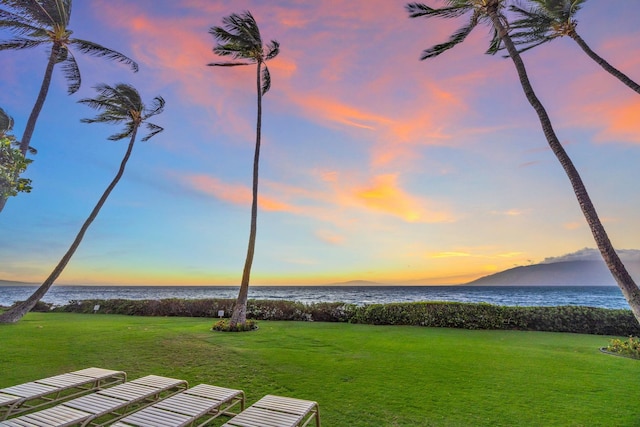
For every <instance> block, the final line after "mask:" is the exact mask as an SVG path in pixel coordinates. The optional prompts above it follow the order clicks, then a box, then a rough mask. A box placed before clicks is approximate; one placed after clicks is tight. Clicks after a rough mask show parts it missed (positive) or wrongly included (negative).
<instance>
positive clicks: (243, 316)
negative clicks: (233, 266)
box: [229, 61, 262, 328]
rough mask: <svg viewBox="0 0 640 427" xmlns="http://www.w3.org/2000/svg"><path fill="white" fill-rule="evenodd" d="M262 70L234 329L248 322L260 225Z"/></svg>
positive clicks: (231, 322)
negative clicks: (245, 245)
mask: <svg viewBox="0 0 640 427" xmlns="http://www.w3.org/2000/svg"><path fill="white" fill-rule="evenodd" d="M261 68H262V62H260V61H258V64H257V69H258V77H257V83H256V84H257V91H258V118H257V123H256V150H255V153H254V156H253V196H252V202H251V230H250V232H249V246H248V248H247V258H246V259H245V262H244V269H243V270H242V282H240V291H239V292H238V298H237V299H236V304H235V306H234V307H233V314H232V315H231V320H230V321H229V324H230V326H231V327H232V328H233V327H235V326H236V325H237V324H238V323H240V324H244V323H246V321H247V299H248V297H249V278H250V277H251V265H252V264H253V254H254V252H255V247H256V232H257V223H258V166H259V160H260V134H261V128H262V87H261V84H260V83H261Z"/></svg>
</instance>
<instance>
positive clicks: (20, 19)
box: [0, 0, 138, 212]
mask: <svg viewBox="0 0 640 427" xmlns="http://www.w3.org/2000/svg"><path fill="white" fill-rule="evenodd" d="M0 4H1V5H2V7H1V8H0V29H2V28H4V29H6V30H8V31H9V32H11V33H13V34H14V37H13V38H12V39H9V40H3V41H0V51H2V50H11V49H16V50H22V49H29V48H34V47H38V46H50V47H51V50H50V52H49V59H48V61H47V66H46V68H45V73H44V78H43V80H42V84H41V86H40V91H39V93H38V97H37V99H36V102H35V104H34V106H33V108H32V110H31V114H30V115H29V119H28V120H27V124H26V126H25V129H24V133H23V135H22V139H21V140H20V151H22V154H23V155H26V153H27V150H28V149H29V145H30V143H31V136H32V135H33V132H34V130H35V127H36V122H37V120H38V116H39V115H40V111H41V110H42V106H43V105H44V102H45V99H46V98H47V92H48V91H49V86H50V84H51V77H52V75H53V69H54V67H55V66H56V65H57V64H61V66H62V71H63V73H64V76H65V78H66V79H67V82H68V93H69V94H73V93H75V92H76V91H77V90H78V89H79V88H80V83H81V77H80V69H79V68H78V63H77V62H76V59H75V56H74V54H73V51H72V48H73V49H76V50H77V51H79V52H80V53H83V54H88V55H92V56H98V57H105V58H107V59H110V60H115V61H118V62H121V63H124V64H126V65H128V66H130V67H131V69H132V70H133V71H138V64H136V63H135V62H134V61H133V60H132V59H130V58H128V57H127V56H125V55H123V54H121V53H119V52H116V51H114V50H111V49H108V48H106V47H104V46H101V45H99V44H97V43H94V42H90V41H87V40H82V39H76V38H72V37H71V34H72V31H71V30H69V28H68V26H69V19H70V18H71V0H0ZM5 203H6V199H4V198H3V199H2V200H0V212H1V211H2V209H3V208H4V205H5Z"/></svg>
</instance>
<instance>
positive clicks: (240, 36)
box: [207, 11, 280, 327]
mask: <svg viewBox="0 0 640 427" xmlns="http://www.w3.org/2000/svg"><path fill="white" fill-rule="evenodd" d="M222 23H223V26H222V27H211V28H210V29H209V34H211V35H212V36H213V37H214V39H215V40H216V42H217V44H216V46H215V47H214V48H213V52H214V53H216V54H217V55H220V56H230V57H231V58H233V59H234V61H232V62H212V63H210V64H207V65H209V66H213V67H235V66H240V65H251V64H255V65H256V73H257V74H256V92H257V94H258V114H257V115H258V118H257V124H256V147H255V154H254V157H253V201H252V203H251V229H250V232H249V246H248V249H247V257H246V259H245V264H244V269H243V271H242V281H241V284H240V291H239V293H238V298H237V300H236V304H235V306H234V308H233V314H232V315H231V320H230V325H231V327H235V326H236V325H238V324H245V323H246V321H247V298H248V295H249V277H250V276H251V265H252V263H253V254H254V251H255V245H256V229H257V218H258V162H259V159H260V132H261V129H262V96H263V95H264V94H265V93H267V91H268V90H269V89H270V88H271V77H270V75H269V69H268V68H267V65H266V61H268V60H270V59H273V58H275V57H276V56H277V55H278V53H279V52H280V44H279V43H278V42H277V41H275V40H271V41H270V42H269V43H267V45H266V46H264V45H263V43H262V37H261V36H260V29H259V28H258V24H257V23H256V20H255V19H254V18H253V16H252V15H251V13H250V12H249V11H245V12H243V13H242V14H239V15H238V14H235V13H234V14H231V15H229V16H226V17H224V18H223V19H222Z"/></svg>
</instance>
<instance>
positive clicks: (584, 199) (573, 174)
mask: <svg viewBox="0 0 640 427" xmlns="http://www.w3.org/2000/svg"><path fill="white" fill-rule="evenodd" d="M445 3H446V4H447V6H446V7H442V8H439V9H434V8H431V7H428V6H425V5H424V4H419V3H410V4H408V5H407V11H408V12H409V16H410V17H411V18H416V17H426V18H430V17H442V18H457V17H461V16H464V15H466V14H469V15H470V19H469V21H468V23H467V24H466V25H464V26H463V27H462V28H460V29H459V30H457V31H456V32H455V33H454V34H453V35H452V36H451V37H450V39H449V40H448V41H447V42H445V43H442V44H438V45H435V46H433V47H431V48H428V49H426V50H425V51H424V52H423V53H422V59H427V58H432V57H435V56H438V55H440V54H442V53H443V52H445V51H447V50H448V49H451V48H453V47H455V46H456V45H458V44H459V43H461V42H463V41H464V40H465V38H466V37H467V36H468V35H469V34H470V33H471V31H472V30H473V29H474V28H475V27H476V26H477V25H478V23H480V22H482V23H487V24H489V25H490V26H491V27H492V29H493V40H492V43H491V45H492V48H499V47H500V45H501V44H503V45H504V47H505V48H506V49H507V52H508V53H509V56H510V57H511V59H512V61H513V64H514V65H515V67H516V71H517V73H518V77H519V79H520V84H521V86H522V89H523V90H524V93H525V96H526V98H527V100H528V101H529V103H530V104H531V106H532V107H533V109H534V110H535V111H536V113H537V115H538V119H539V121H540V124H541V126H542V131H543V132H544V135H545V138H546V139H547V142H548V144H549V147H550V148H551V150H552V151H553V153H554V154H555V155H556V157H557V158H558V160H559V161H560V164H561V165H562V167H563V169H564V171H565V173H566V174H567V176H568V178H569V181H570V182H571V185H572V187H573V191H574V193H575V195H576V197H577V199H578V204H579V205H580V208H581V209H582V213H583V214H584V217H585V219H586V220H587V224H588V225H589V228H590V229H591V233H592V234H593V237H594V239H595V241H596V244H597V246H598V249H599V250H600V253H601V255H602V258H603V259H604V261H605V262H606V264H607V267H608V268H609V270H610V271H611V274H612V275H613V277H614V278H615V280H616V282H617V284H618V286H619V287H620V289H621V290H622V293H623V295H624V297H625V298H626V300H627V302H628V303H629V306H630V307H631V310H632V311H633V314H634V316H635V318H636V320H638V322H640V289H638V286H637V285H636V284H635V282H634V281H633V279H632V278H631V276H630V275H629V272H628V271H627V269H626V268H625V266H624V264H623V263H622V261H621V260H620V257H619V256H618V254H617V253H616V251H615V249H614V248H613V245H612V244H611V241H610V240H609V237H608V236H607V233H606V231H605V229H604V227H603V225H602V222H601V221H600V218H599V217H598V214H597V212H596V209H595V207H594V206H593V203H592V202H591V198H590V197H589V194H588V193H587V189H586V187H585V185H584V183H583V182H582V179H581V178H580V175H579V174H578V171H577V169H576V168H575V166H574V165H573V162H572V161H571V159H570V158H569V155H568V154H567V152H566V151H565V150H564V147H563V146H562V144H561V143H560V141H559V139H558V137H557V136H556V133H555V131H554V129H553V126H552V125H551V120H550V119H549V116H548V114H547V112H546V110H545V108H544V106H543V105H542V103H541V102H540V100H539V99H538V97H537V95H536V94H535V92H534V90H533V87H532V86H531V82H530V81H529V78H528V76H527V71H526V69H525V66H524V62H523V61H522V58H521V57H520V54H519V53H518V50H517V49H516V47H515V45H514V43H513V41H512V40H511V37H510V36H509V33H508V30H507V28H508V22H507V21H506V18H505V16H504V14H503V9H504V7H505V0H446V1H445ZM492 48H490V51H491V49H492Z"/></svg>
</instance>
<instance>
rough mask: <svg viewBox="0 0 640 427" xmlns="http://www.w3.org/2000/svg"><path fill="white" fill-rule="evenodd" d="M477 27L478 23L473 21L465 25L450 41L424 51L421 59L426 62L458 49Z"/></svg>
mask: <svg viewBox="0 0 640 427" xmlns="http://www.w3.org/2000/svg"><path fill="white" fill-rule="evenodd" d="M476 25H477V21H476V20H472V22H470V23H469V24H468V25H465V26H464V27H461V28H459V29H458V30H457V31H456V32H455V33H453V34H452V35H451V36H450V37H449V40H448V41H447V42H445V43H440V44H437V45H435V46H432V47H430V48H428V49H425V50H423V51H422V55H421V56H420V59H421V60H425V59H429V58H434V57H436V56H438V55H441V54H442V53H444V52H446V51H447V50H449V49H451V48H454V47H456V46H457V45H458V44H460V43H462V42H463V41H464V40H465V39H466V38H467V36H468V35H469V34H470V33H471V31H473V29H474V28H475V27H476Z"/></svg>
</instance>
